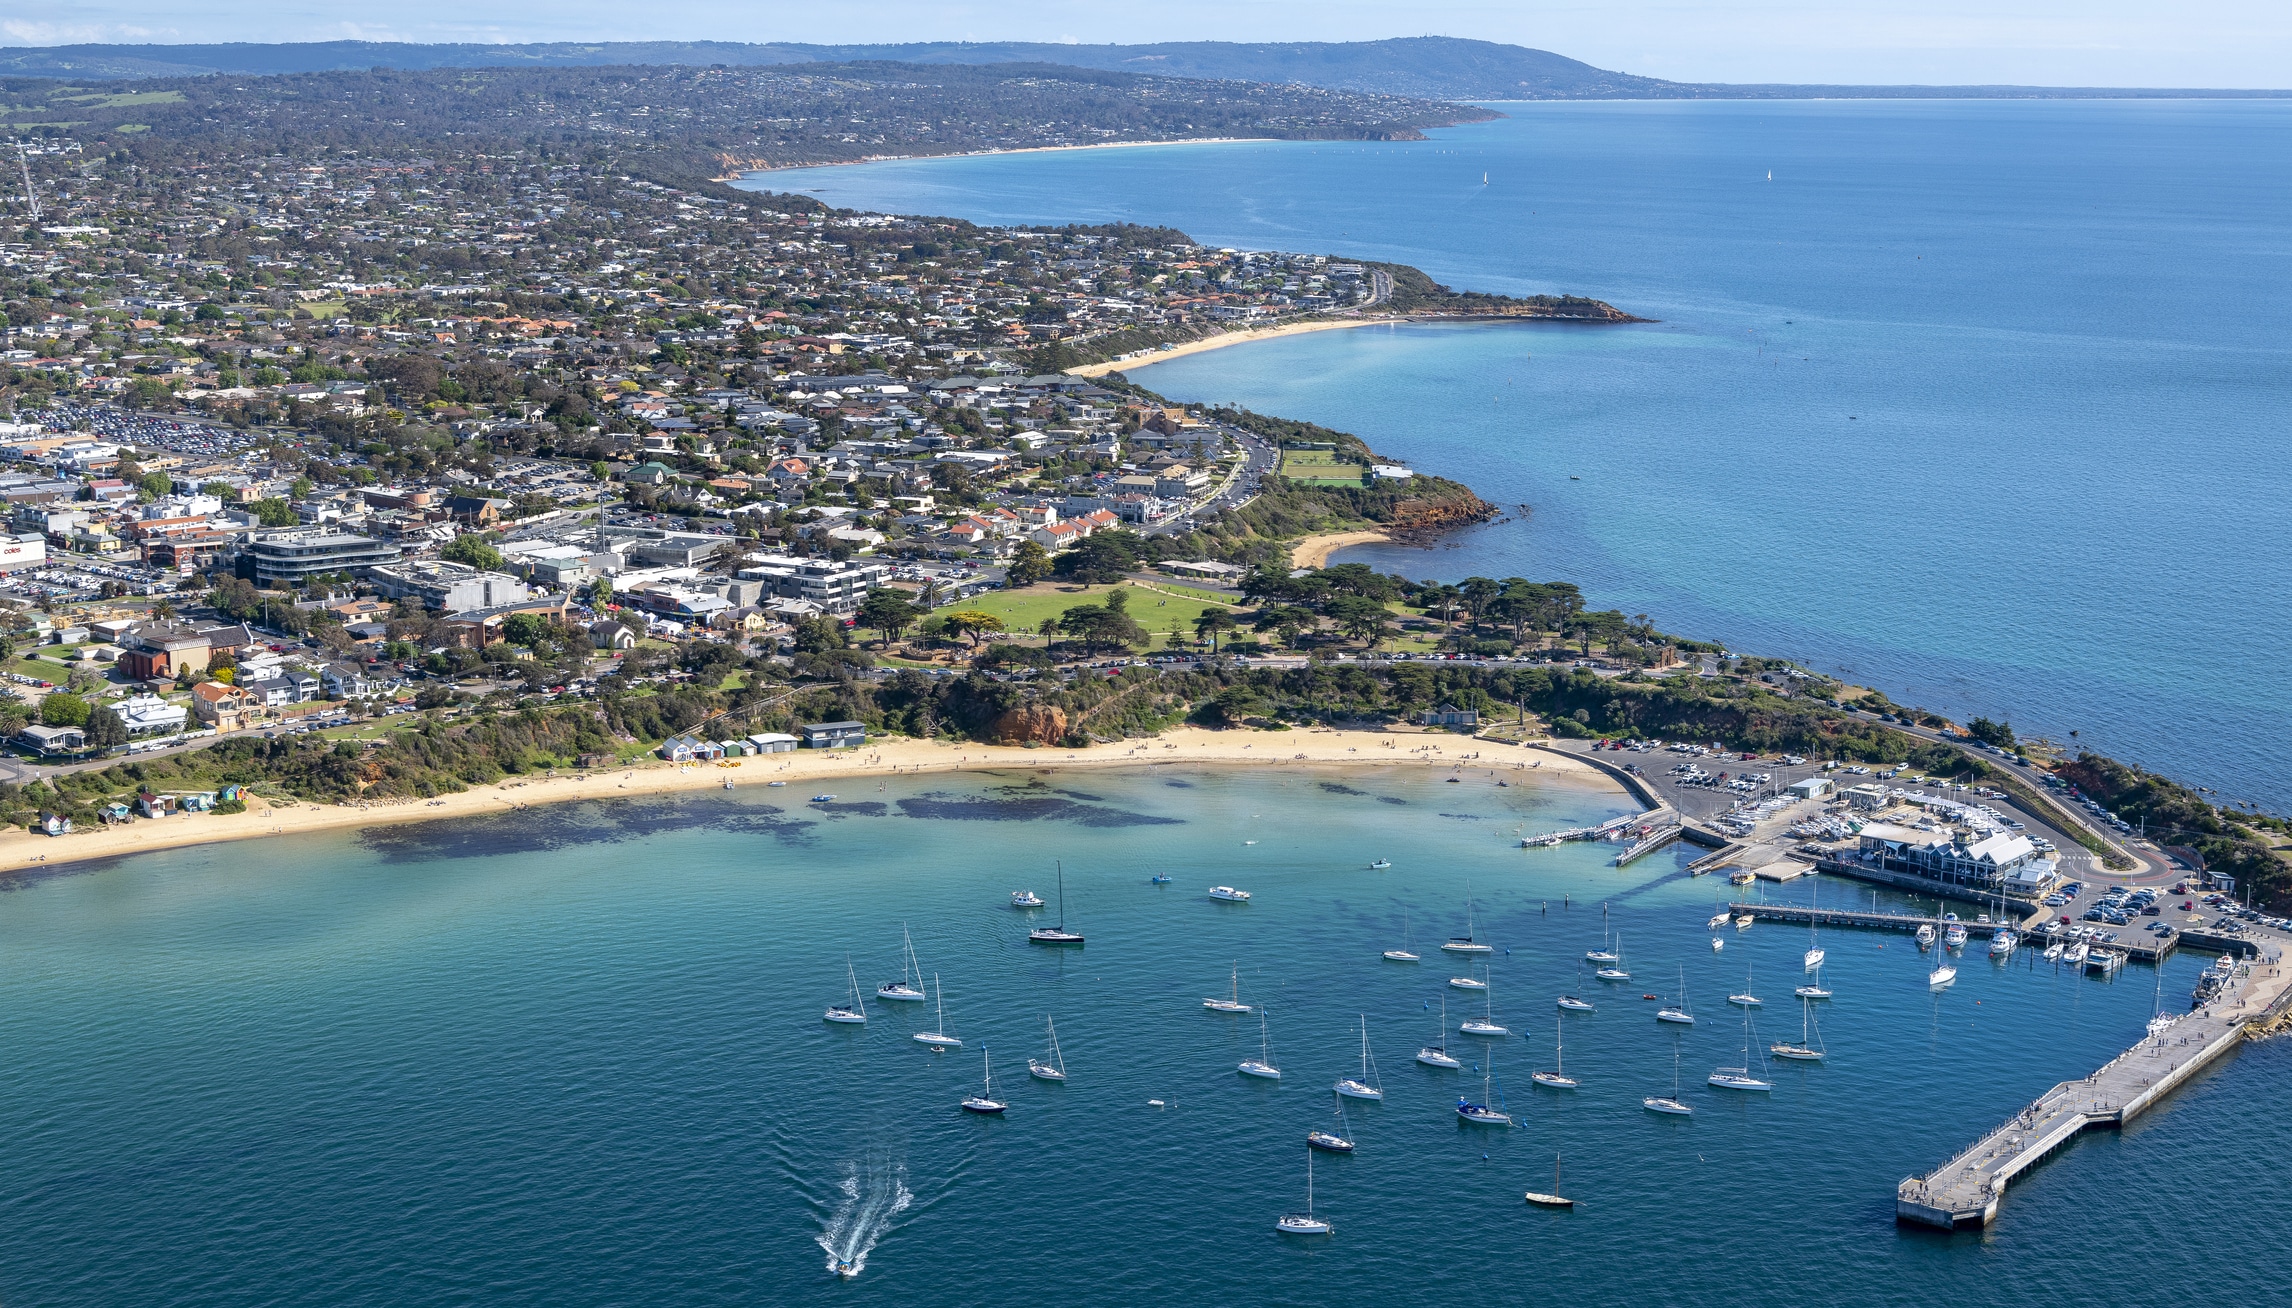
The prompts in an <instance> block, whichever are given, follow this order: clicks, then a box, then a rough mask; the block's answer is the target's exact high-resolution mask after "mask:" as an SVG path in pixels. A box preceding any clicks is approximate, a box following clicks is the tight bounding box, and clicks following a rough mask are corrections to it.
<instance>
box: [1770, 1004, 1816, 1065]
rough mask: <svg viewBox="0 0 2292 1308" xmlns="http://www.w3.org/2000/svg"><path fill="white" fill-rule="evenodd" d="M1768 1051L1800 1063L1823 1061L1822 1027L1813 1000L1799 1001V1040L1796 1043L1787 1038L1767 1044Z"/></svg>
mask: <svg viewBox="0 0 2292 1308" xmlns="http://www.w3.org/2000/svg"><path fill="white" fill-rule="evenodd" d="M1767 1052H1768V1053H1770V1054H1773V1055H1774V1056H1775V1057H1777V1058H1788V1059H1790V1060H1791V1061H1793V1062H1798V1063H1819V1062H1821V1061H1822V1056H1823V1047H1822V1027H1821V1026H1820V1025H1819V1024H1817V1023H1816V1022H1815V1015H1814V1001H1813V1000H1811V999H1802V1000H1800V1001H1799V1042H1798V1043H1797V1044H1795V1045H1794V1044H1792V1043H1790V1042H1789V1041H1787V1040H1785V1041H1781V1042H1779V1043H1776V1044H1771V1045H1769V1046H1767Z"/></svg>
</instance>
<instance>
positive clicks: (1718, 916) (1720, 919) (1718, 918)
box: [1703, 909, 1727, 931]
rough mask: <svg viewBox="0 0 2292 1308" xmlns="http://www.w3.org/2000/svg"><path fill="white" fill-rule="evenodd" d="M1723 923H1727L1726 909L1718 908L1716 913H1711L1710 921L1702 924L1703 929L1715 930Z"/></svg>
mask: <svg viewBox="0 0 2292 1308" xmlns="http://www.w3.org/2000/svg"><path fill="white" fill-rule="evenodd" d="M1725 925H1727V910H1726V909H1720V910H1719V911H1718V912H1717V913H1714V914H1712V916H1711V920H1710V921H1708V922H1706V923H1704V924H1703V929H1704V930H1706V931H1717V930H1718V929H1719V928H1721V927H1723V926H1725Z"/></svg>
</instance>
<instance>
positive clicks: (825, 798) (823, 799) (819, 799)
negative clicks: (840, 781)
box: [812, 795, 836, 804]
mask: <svg viewBox="0 0 2292 1308" xmlns="http://www.w3.org/2000/svg"><path fill="white" fill-rule="evenodd" d="M812 802H813V803H815V804H833V803H835V802H836V797H835V796H834V795H814V796H812Z"/></svg>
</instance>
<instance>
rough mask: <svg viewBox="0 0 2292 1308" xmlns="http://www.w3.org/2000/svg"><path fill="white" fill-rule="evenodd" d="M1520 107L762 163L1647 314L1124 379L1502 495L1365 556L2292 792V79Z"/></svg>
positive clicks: (1301, 346) (891, 192)
mask: <svg viewBox="0 0 2292 1308" xmlns="http://www.w3.org/2000/svg"><path fill="white" fill-rule="evenodd" d="M1502 108H1503V109H1504V110H1505V111H1506V112H1507V113H1508V114H1510V115H1511V117H1509V118H1507V119H1504V120H1501V121H1497V122H1492V123H1486V124H1479V125H1475V126H1471V127H1461V128H1454V129H1448V130H1444V131H1441V132H1437V133H1435V134H1434V135H1435V138H1436V139H1434V140H1431V141H1426V142H1420V143H1409V144H1371V145H1363V144H1335V143H1326V142H1320V143H1314V142H1282V143H1263V142H1252V143H1235V144H1215V145H1200V146H1172V147H1151V148H1136V149H1109V150H1085V151H1071V152H1063V153H1044V154H1029V155H1006V156H985V157H976V158H965V159H945V160H920V161H905V162H886V163H876V164H867V165H860V166H854V167H840V168H822V169H811V170H804V171H801V172H790V173H773V174H768V175H764V176H763V177H761V178H760V179H758V182H757V184H769V185H771V186H773V187H774V188H776V189H803V190H807V191H812V192H815V193H816V194H818V195H819V197H820V198H821V199H824V200H827V201H830V202H832V203H836V204H843V205H852V206H856V207H862V208H870V209H878V210H891V211H900V212H920V213H946V214H953V215H957V216H961V217H965V218H970V219H973V220H976V221H981V222H1066V221H1085V222H1099V221H1112V220H1124V221H1134V222H1142V223H1166V224H1170V225H1173V226H1176V227H1179V228H1182V229H1184V230H1186V231H1188V232H1190V233H1191V234H1193V235H1194V236H1195V237H1196V238H1197V239H1201V240H1204V241H1209V242H1213V243H1223V244H1230V245H1234V246H1237V247H1244V248H1261V249H1267V248H1270V249H1288V250H1307V251H1332V252H1339V253H1345V254H1351V255H1358V256H1365V257H1375V258H1383V259H1393V260H1399V261H1404V262H1408V263H1413V264H1416V265H1418V266H1420V267H1423V268H1425V269H1426V270H1427V271H1428V272H1430V273H1432V274H1433V275H1434V276H1435V277H1437V278H1440V279H1441V280H1443V281H1446V282H1448V283H1450V284H1452V285H1456V286H1460V287H1467V288H1473V289H1482V290H1492V291H1504V292H1515V293H1532V292H1547V291H1548V292H1574V293H1580V294H1586V295H1594V296H1598V297H1601V298H1604V299H1607V300H1609V301H1611V302H1613V303H1615V304H1617V305H1618V306H1620V307H1623V308H1625V309H1628V310H1630V311H1632V312H1634V313H1637V314H1639V315H1641V316H1644V317H1649V318H1655V319H1660V320H1661V321H1660V322H1657V323H1654V324H1649V325H1644V326H1633V327H1618V328H1593V329H1586V328H1576V327H1548V326H1533V325H1510V326H1486V325H1475V326H1414V327H1409V328H1402V329H1388V328H1372V329H1363V330H1356V331H1344V332H1324V333H1318V334H1315V335H1311V336H1304V337H1295V338H1288V339H1284V340H1279V341H1274V342H1267V343H1262V344H1254V345H1249V346H1243V347H1237V348H1232V349H1226V350H1219V351H1213V352H1210V353H1207V354H1201V355H1194V356H1190V357H1187V358H1184V359H1177V360H1172V361H1169V362H1165V363H1161V364H1157V365H1153V366H1150V367H1141V368H1139V369H1137V370H1136V372H1135V373H1134V375H1135V377H1136V378H1137V380H1139V381H1141V382H1143V383H1145V384H1148V385H1151V386H1153V387H1155V388H1157V389H1159V390H1161V391H1163V392H1164V393H1166V394H1169V395H1172V396H1176V397H1179V398H1182V399H1186V400H1198V401H1221V402H1234V403H1240V404H1244V405H1247V406H1249V407H1251V408H1254V409H1257V410H1259V411H1262V412H1269V413H1280V414H1285V415H1289V416H1293V417H1299V418H1307V419H1311V420H1313V421H1317V422H1322V423H1326V424H1329V425H1331V426H1335V427H1339V428H1343V429H1347V430H1351V431H1355V432H1358V433H1360V434H1362V435H1363V436H1366V437H1368V438H1369V439H1370V440H1371V441H1372V443H1373V444H1374V445H1375V447H1376V448H1377V449H1378V450H1379V451H1380V452H1382V453H1384V454H1386V455H1388V456H1391V457H1394V458H1399V459H1404V460H1407V461H1409V462H1410V463H1412V464H1414V465H1416V466H1418V467H1422V468H1425V469H1427V470H1428V471H1432V472H1437V473H1440V474H1442V475H1445V476H1450V477H1454V478H1457V479H1459V480H1462V481H1465V482H1467V483H1468V484H1470V485H1472V486H1473V487H1474V488H1475V489H1477V490H1479V491H1480V492H1481V494H1482V495H1483V496H1485V497H1486V498H1488V499H1489V500H1491V501H1495V502H1498V503H1501V504H1503V505H1504V506H1506V507H1507V508H1508V509H1511V510H1513V511H1512V512H1511V513H1510V514H1509V515H1508V517H1507V519H1506V520H1504V521H1502V522H1499V523H1495V524H1492V525H1489V526H1485V527H1482V528H1479V529H1477V530H1473V531H1468V532H1465V533H1462V534H1460V535H1457V536H1454V537H1452V538H1450V540H1449V541H1448V542H1447V543H1446V545H1445V546H1444V547H1442V548H1438V549H1434V550H1431V551H1426V550H1420V549H1410V548H1403V547H1397V546H1377V547H1367V548H1361V549H1356V550H1352V551H1347V552H1345V553H1343V554H1341V555H1340V557H1341V558H1343V559H1348V560H1362V561H1366V562H1370V563H1372V564H1375V565H1376V566H1378V567H1380V568H1384V569H1390V570H1398V571H1401V572H1404V573H1406V574H1408V575H1410V576H1412V577H1431V578H1440V579H1444V580H1453V579H1456V578H1460V577H1464V576H1471V575H1476V574H1477V575H1484V576H1493V577H1500V578H1501V577H1507V576H1525V577H1528V578H1531V579H1534V580H1571V581H1575V582H1577V583H1578V584H1580V585H1582V586H1583V587H1584V588H1585V590H1586V592H1587V594H1588V596H1589V597H1590V599H1591V601H1592V602H1593V603H1594V604H1595V605H1596V606H1599V607H1611V606H1612V607H1617V608H1621V609H1622V610H1623V611H1625V612H1626V613H1647V614H1650V615H1652V616H1653V617H1654V618H1655V620H1656V621H1657V622H1658V623H1660V624H1662V625H1663V626H1665V627H1666V628H1667V629H1670V630H1674V631H1678V632H1681V633H1683V634H1689V635H1696V636H1702V637H1705V638H1717V639H1723V640H1725V641H1727V642H1729V643H1730V644H1731V646H1733V647H1734V648H1737V649H1740V650H1743V651H1746V652H1756V653H1765V654H1780V655H1785V656H1789V657H1795V658H1799V659H1802V660H1804V661H1805V662H1807V663H1808V664H1809V665H1810V666H1814V667H1818V668H1822V669H1825V670H1829V671H1833V672H1837V673H1841V674H1844V675H1846V676H1849V677H1851V678H1854V679H1857V680H1860V681H1863V682H1866V683H1868V684H1871V685H1875V686H1878V687H1881V688H1883V689H1884V690H1886V691H1887V693H1888V694H1889V695H1891V696H1893V697H1895V698H1896V699H1898V700H1900V701H1902V702H1904V703H1912V704H1920V705H1923V706H1925V707H1928V708H1932V709H1936V710H1940V711H1943V712H1946V713H1949V714H1952V715H1954V716H1958V717H1960V718H1965V717H1971V716H1974V715H1977V714H1983V715H1987V716H1990V717H1993V718H2000V719H2006V720H2010V721H2011V722H2012V723H2013V724H2014V725H2015V726H2016V727H2017V728H2018V729H2020V730H2022V731H2023V732H2024V734H2044V735H2049V736H2051V737H2053V738H2055V739H2058V740H2062V741H2064V742H2069V739H2070V733H2072V732H2075V733H2077V736H2076V742H2077V743H2082V744H2085V745H2089V746H2092V747H2096V748H2099V749H2101V750H2103V751H2105V752H2108V753H2111V754H2113V755H2116V756H2118V757H2122V758H2127V759H2131V760H2134V761H2137V762H2140V763H2143V764H2145V765H2147V766H2150V767H2154V768H2158V769H2160V770H2164V771H2166V772H2168V773H2170V774H2172V775H2175V776H2178V777H2180V778H2182V779H2185V780H2188V781H2191V782H2194V783H2197V784H2202V785H2208V786H2212V787H2215V788H2217V789H2219V790H2220V791H2221V793H2222V795H2223V797H2224V798H2238V799H2242V798H2252V799H2258V800H2260V801H2262V802H2263V803H2264V804H2265V805H2266V806H2267V807H2269V808H2271V809H2273V810H2279V811H2281V810H2282V809H2283V808H2284V807H2285V806H2286V805H2287V804H2288V803H2292V776H2288V775H2287V774H2286V773H2285V771H2284V769H2283V768H2282V766H2281V762H2280V753H2281V750H2280V744H2281V742H2282V741H2283V740H2284V739H2285V738H2286V736H2287V735H2288V734H2292V692H2288V691H2287V690H2286V689H2285V686H2284V684H2283V681H2282V679H2281V678H2280V677H2279V676H2278V675H2277V674H2276V663H2277V657H2276V656H2277V654H2278V653H2279V652H2281V651H2282V650H2285V649H2287V648H2292V605H2288V604H2286V603H2285V602H2284V601H2285V598H2286V597H2287V596H2292V551H2287V550H2286V549H2284V548H2283V547H2282V543H2281V542H2282V535H2283V530H2284V523H2285V522H2286V520H2287V516H2288V514H2292V464H2288V463H2287V461H2286V460H2285V459H2284V457H2283V452H2282V447H2283V443H2284V440H2285V438H2286V436H2287V434H2288V431H2287V420H2286V414H2287V413H2288V412H2292V106H2287V105H2284V104H2281V103H2257V102H2255V103H2233V102H2206V101H2168V102H2124V101H2111V102H2063V101H2047V102H2011V101H1969V102H1946V101H1920V102H1876V101H1852V102H1795V103H1745V102H1737V103H1708V104H1695V103H1678V102H1667V103H1625V104H1537V105H1505V106H1502ZM1770 173H1771V174H1772V178H1771V180H1770V178H1769V174H1770ZM1484 177H1485V179H1486V181H1485V183H1484V182H1483V178H1484ZM1521 505H1526V506H1529V509H1528V511H1526V512H1521V511H1520V510H1519V509H1518V506H1521Z"/></svg>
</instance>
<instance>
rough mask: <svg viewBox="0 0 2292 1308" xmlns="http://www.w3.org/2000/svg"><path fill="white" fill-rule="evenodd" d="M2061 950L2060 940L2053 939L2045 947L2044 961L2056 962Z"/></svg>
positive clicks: (2059, 959)
mask: <svg viewBox="0 0 2292 1308" xmlns="http://www.w3.org/2000/svg"><path fill="white" fill-rule="evenodd" d="M2061 950H2062V944H2061V942H2060V941H2058V940H2056V941H2054V942H2053V943H2052V944H2050V945H2047V946H2046V947H2045V961H2046V962H2048V963H2058V962H2060V961H2061Z"/></svg>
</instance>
